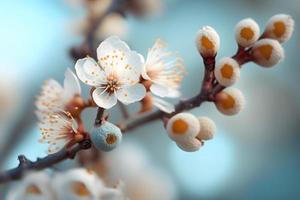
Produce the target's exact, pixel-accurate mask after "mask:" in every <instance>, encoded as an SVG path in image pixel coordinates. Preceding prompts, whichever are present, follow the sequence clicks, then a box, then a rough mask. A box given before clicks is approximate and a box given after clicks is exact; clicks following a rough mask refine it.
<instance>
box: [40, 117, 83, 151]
mask: <svg viewBox="0 0 300 200" xmlns="http://www.w3.org/2000/svg"><path fill="white" fill-rule="evenodd" d="M39 127H40V130H41V132H42V138H41V139H40V140H39V142H41V143H47V144H49V147H48V154H52V153H56V152H58V151H59V150H61V149H62V148H64V147H65V146H66V145H70V144H71V143H72V142H74V141H78V140H81V139H83V138H82V135H80V134H79V132H78V130H77V129H78V125H77V122H76V121H75V120H74V119H73V118H72V116H71V115H70V114H69V113H58V114H44V115H43V117H42V118H41V119H40V121H39Z"/></svg>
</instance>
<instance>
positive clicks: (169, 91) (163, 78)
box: [141, 39, 185, 113]
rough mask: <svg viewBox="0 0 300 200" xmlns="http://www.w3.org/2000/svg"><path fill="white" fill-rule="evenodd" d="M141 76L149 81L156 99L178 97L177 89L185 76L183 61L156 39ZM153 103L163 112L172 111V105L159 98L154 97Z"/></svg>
mask: <svg viewBox="0 0 300 200" xmlns="http://www.w3.org/2000/svg"><path fill="white" fill-rule="evenodd" d="M141 57H142V56H141ZM143 60H144V59H143ZM142 75H143V78H144V79H145V80H149V81H151V86H150V91H151V93H152V94H154V95H156V96H158V97H169V98H175V97H179V96H180V91H179V87H180V84H181V81H182V79H183V77H184V75H185V70H184V67H183V60H182V59H181V58H180V57H178V56H177V55H175V54H174V53H172V52H169V51H168V50H167V49H166V44H165V43H164V42H163V41H162V40H160V39H158V40H156V42H155V43H154V45H153V47H152V48H150V49H149V51H148V55H147V58H146V60H145V61H144V70H143V74H142ZM153 103H154V105H155V106H156V107H158V108H159V109H161V110H163V111H164V112H167V113H171V112H173V111H174V106H173V105H172V104H170V103H168V102H166V101H164V100H162V99H160V98H157V97H154V98H153Z"/></svg>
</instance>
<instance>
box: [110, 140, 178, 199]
mask: <svg viewBox="0 0 300 200" xmlns="http://www.w3.org/2000/svg"><path fill="white" fill-rule="evenodd" d="M104 163H105V166H106V167H107V168H106V169H107V173H106V174H105V175H106V176H105V179H106V180H108V181H109V182H115V181H116V180H118V179H121V180H123V181H124V183H125V187H124V191H125V194H126V196H127V197H128V198H129V199H130V200H154V199H155V200H174V199H176V190H175V185H174V183H173V181H172V180H171V177H169V176H168V175H167V174H166V173H164V172H163V171H161V170H160V169H158V168H156V167H155V166H153V163H150V160H149V159H148V157H147V154H146V153H145V152H144V149H142V148H141V147H139V146H136V145H133V144H132V143H130V144H126V143H123V144H122V145H121V146H120V147H119V148H117V149H116V150H114V151H112V152H109V153H106V154H104ZM120 166H122V167H120Z"/></svg>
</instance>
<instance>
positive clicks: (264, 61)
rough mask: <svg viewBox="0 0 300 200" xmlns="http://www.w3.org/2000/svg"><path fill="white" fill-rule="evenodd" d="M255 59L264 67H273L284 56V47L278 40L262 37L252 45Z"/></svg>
mask: <svg viewBox="0 0 300 200" xmlns="http://www.w3.org/2000/svg"><path fill="white" fill-rule="evenodd" d="M252 56H253V61H254V62H255V63H256V64H258V65H261V66H262V67H272V66H274V65H276V64H278V63H279V62H280V61H281V60H282V59H283V58H284V49H283V48H282V46H281V44H280V43H279V42H278V41H277V40H273V39H262V40H259V41H257V42H256V43H255V44H254V45H253V47H252Z"/></svg>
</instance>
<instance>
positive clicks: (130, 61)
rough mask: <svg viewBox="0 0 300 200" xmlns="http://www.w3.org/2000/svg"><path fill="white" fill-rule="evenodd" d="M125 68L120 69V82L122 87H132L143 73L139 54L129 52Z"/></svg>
mask: <svg viewBox="0 0 300 200" xmlns="http://www.w3.org/2000/svg"><path fill="white" fill-rule="evenodd" d="M126 61H127V62H126V63H125V66H124V67H122V68H120V71H119V74H120V79H121V80H120V81H121V82H122V83H123V84H124V85H134V84H136V83H138V82H139V80H140V77H141V74H142V72H143V63H142V59H141V56H140V54H138V53H137V52H135V51H131V52H130V53H128V55H127V60H126Z"/></svg>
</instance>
